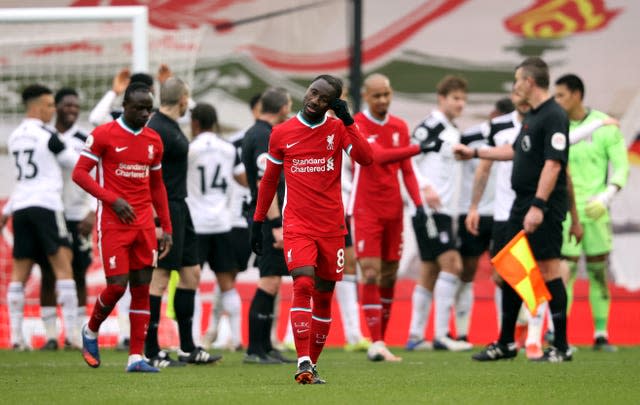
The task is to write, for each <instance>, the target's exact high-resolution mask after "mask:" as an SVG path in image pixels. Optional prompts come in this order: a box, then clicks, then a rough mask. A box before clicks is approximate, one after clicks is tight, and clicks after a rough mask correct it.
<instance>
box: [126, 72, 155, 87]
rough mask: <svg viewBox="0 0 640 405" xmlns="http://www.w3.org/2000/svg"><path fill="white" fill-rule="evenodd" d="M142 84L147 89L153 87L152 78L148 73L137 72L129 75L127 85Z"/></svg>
mask: <svg viewBox="0 0 640 405" xmlns="http://www.w3.org/2000/svg"><path fill="white" fill-rule="evenodd" d="M136 82H139V83H144V84H146V85H147V86H148V87H153V76H151V75H150V74H148V73H143V72H138V73H134V74H132V75H131V78H130V79H129V83H136Z"/></svg>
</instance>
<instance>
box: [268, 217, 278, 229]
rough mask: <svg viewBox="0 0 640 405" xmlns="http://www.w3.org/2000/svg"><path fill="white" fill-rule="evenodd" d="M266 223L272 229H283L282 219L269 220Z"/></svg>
mask: <svg viewBox="0 0 640 405" xmlns="http://www.w3.org/2000/svg"><path fill="white" fill-rule="evenodd" d="M264 222H265V223H267V224H268V225H269V226H270V227H272V228H282V217H277V218H272V219H267V220H266V221H264Z"/></svg>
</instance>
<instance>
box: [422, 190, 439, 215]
mask: <svg viewBox="0 0 640 405" xmlns="http://www.w3.org/2000/svg"><path fill="white" fill-rule="evenodd" d="M423 194H424V200H425V201H426V202H427V205H428V206H429V208H431V209H432V210H434V211H438V210H439V209H440V208H442V201H440V196H439V195H438V192H437V191H436V190H435V189H434V188H433V187H431V186H427V187H425V188H424V189H423Z"/></svg>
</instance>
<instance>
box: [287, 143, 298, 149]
mask: <svg viewBox="0 0 640 405" xmlns="http://www.w3.org/2000/svg"><path fill="white" fill-rule="evenodd" d="M299 143H300V141H298V142H294V143H288V144H287V149H289V148H292V147H294V146H296V145H297V144H299Z"/></svg>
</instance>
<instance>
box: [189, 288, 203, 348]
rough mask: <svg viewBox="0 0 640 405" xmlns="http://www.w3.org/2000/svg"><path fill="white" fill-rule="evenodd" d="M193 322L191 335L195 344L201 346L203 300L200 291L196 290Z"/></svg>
mask: <svg viewBox="0 0 640 405" xmlns="http://www.w3.org/2000/svg"><path fill="white" fill-rule="evenodd" d="M191 319H192V322H191V334H192V335H193V344H195V345H196V346H201V344H200V337H201V336H202V299H201V298H200V291H199V290H198V289H196V293H195V295H194V296H193V318H191Z"/></svg>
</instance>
